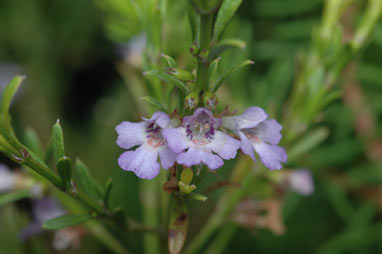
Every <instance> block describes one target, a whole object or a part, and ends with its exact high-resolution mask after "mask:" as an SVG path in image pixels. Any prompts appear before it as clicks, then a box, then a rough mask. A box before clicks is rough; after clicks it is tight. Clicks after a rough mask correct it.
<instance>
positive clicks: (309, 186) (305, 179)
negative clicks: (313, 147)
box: [288, 169, 314, 196]
mask: <svg viewBox="0 0 382 254" xmlns="http://www.w3.org/2000/svg"><path fill="white" fill-rule="evenodd" d="M288 183H289V186H290V188H291V189H292V190H293V191H295V192H297V193H300V194H301V195H304V196H308V195H311V194H312V193H313V191H314V183H313V177H312V173H311V172H310V171H309V170H307V169H300V170H294V171H293V172H291V173H290V175H289V178H288Z"/></svg>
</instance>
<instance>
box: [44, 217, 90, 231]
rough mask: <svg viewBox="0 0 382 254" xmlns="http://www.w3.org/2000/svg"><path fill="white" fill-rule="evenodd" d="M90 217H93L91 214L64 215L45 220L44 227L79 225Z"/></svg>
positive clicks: (58, 227)
mask: <svg viewBox="0 0 382 254" xmlns="http://www.w3.org/2000/svg"><path fill="white" fill-rule="evenodd" d="M90 219H92V216H91V215H90V214H80V215H63V216H60V217H56V218H53V219H50V220H48V221H46V222H44V224H43V225H42V227H43V228H44V229H49V230H57V229H61V228H67V227H71V226H74V225H78V224H81V223H84V222H86V221H88V220H90Z"/></svg>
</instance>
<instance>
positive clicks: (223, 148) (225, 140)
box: [206, 131, 240, 160]
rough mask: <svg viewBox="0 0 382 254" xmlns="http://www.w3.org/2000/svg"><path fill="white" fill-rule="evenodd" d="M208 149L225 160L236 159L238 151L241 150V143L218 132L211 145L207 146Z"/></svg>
mask: <svg viewBox="0 0 382 254" xmlns="http://www.w3.org/2000/svg"><path fill="white" fill-rule="evenodd" d="M206 148H208V149H210V150H212V151H213V152H215V153H217V154H218V155H220V157H222V158H223V159H226V160H229V159H233V158H235V156H236V152H237V149H239V148H240V141H239V140H236V139H234V138H233V137H231V136H229V135H227V134H224V133H223V132H221V131H216V132H215V134H214V138H213V139H212V140H211V143H209V144H208V145H206Z"/></svg>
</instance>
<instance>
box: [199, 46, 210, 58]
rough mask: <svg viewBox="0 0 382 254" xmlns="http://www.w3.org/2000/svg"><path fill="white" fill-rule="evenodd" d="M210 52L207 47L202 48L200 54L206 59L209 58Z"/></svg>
mask: <svg viewBox="0 0 382 254" xmlns="http://www.w3.org/2000/svg"><path fill="white" fill-rule="evenodd" d="M208 54H209V51H208V50H207V49H202V50H201V51H200V54H199V56H200V57H201V58H202V59H204V60H207V59H208Z"/></svg>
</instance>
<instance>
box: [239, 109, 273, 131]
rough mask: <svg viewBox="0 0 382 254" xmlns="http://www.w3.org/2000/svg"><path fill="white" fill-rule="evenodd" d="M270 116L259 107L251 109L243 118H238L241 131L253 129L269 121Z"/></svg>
mask: <svg viewBox="0 0 382 254" xmlns="http://www.w3.org/2000/svg"><path fill="white" fill-rule="evenodd" d="M267 117H268V115H267V113H265V111H264V110H263V109H261V108H259V107H249V108H248V109H247V110H246V111H245V112H244V113H243V114H242V115H241V116H236V124H237V127H238V128H239V129H247V128H253V127H255V126H257V125H258V124H259V123H260V122H262V121H264V120H265V119H267Z"/></svg>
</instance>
